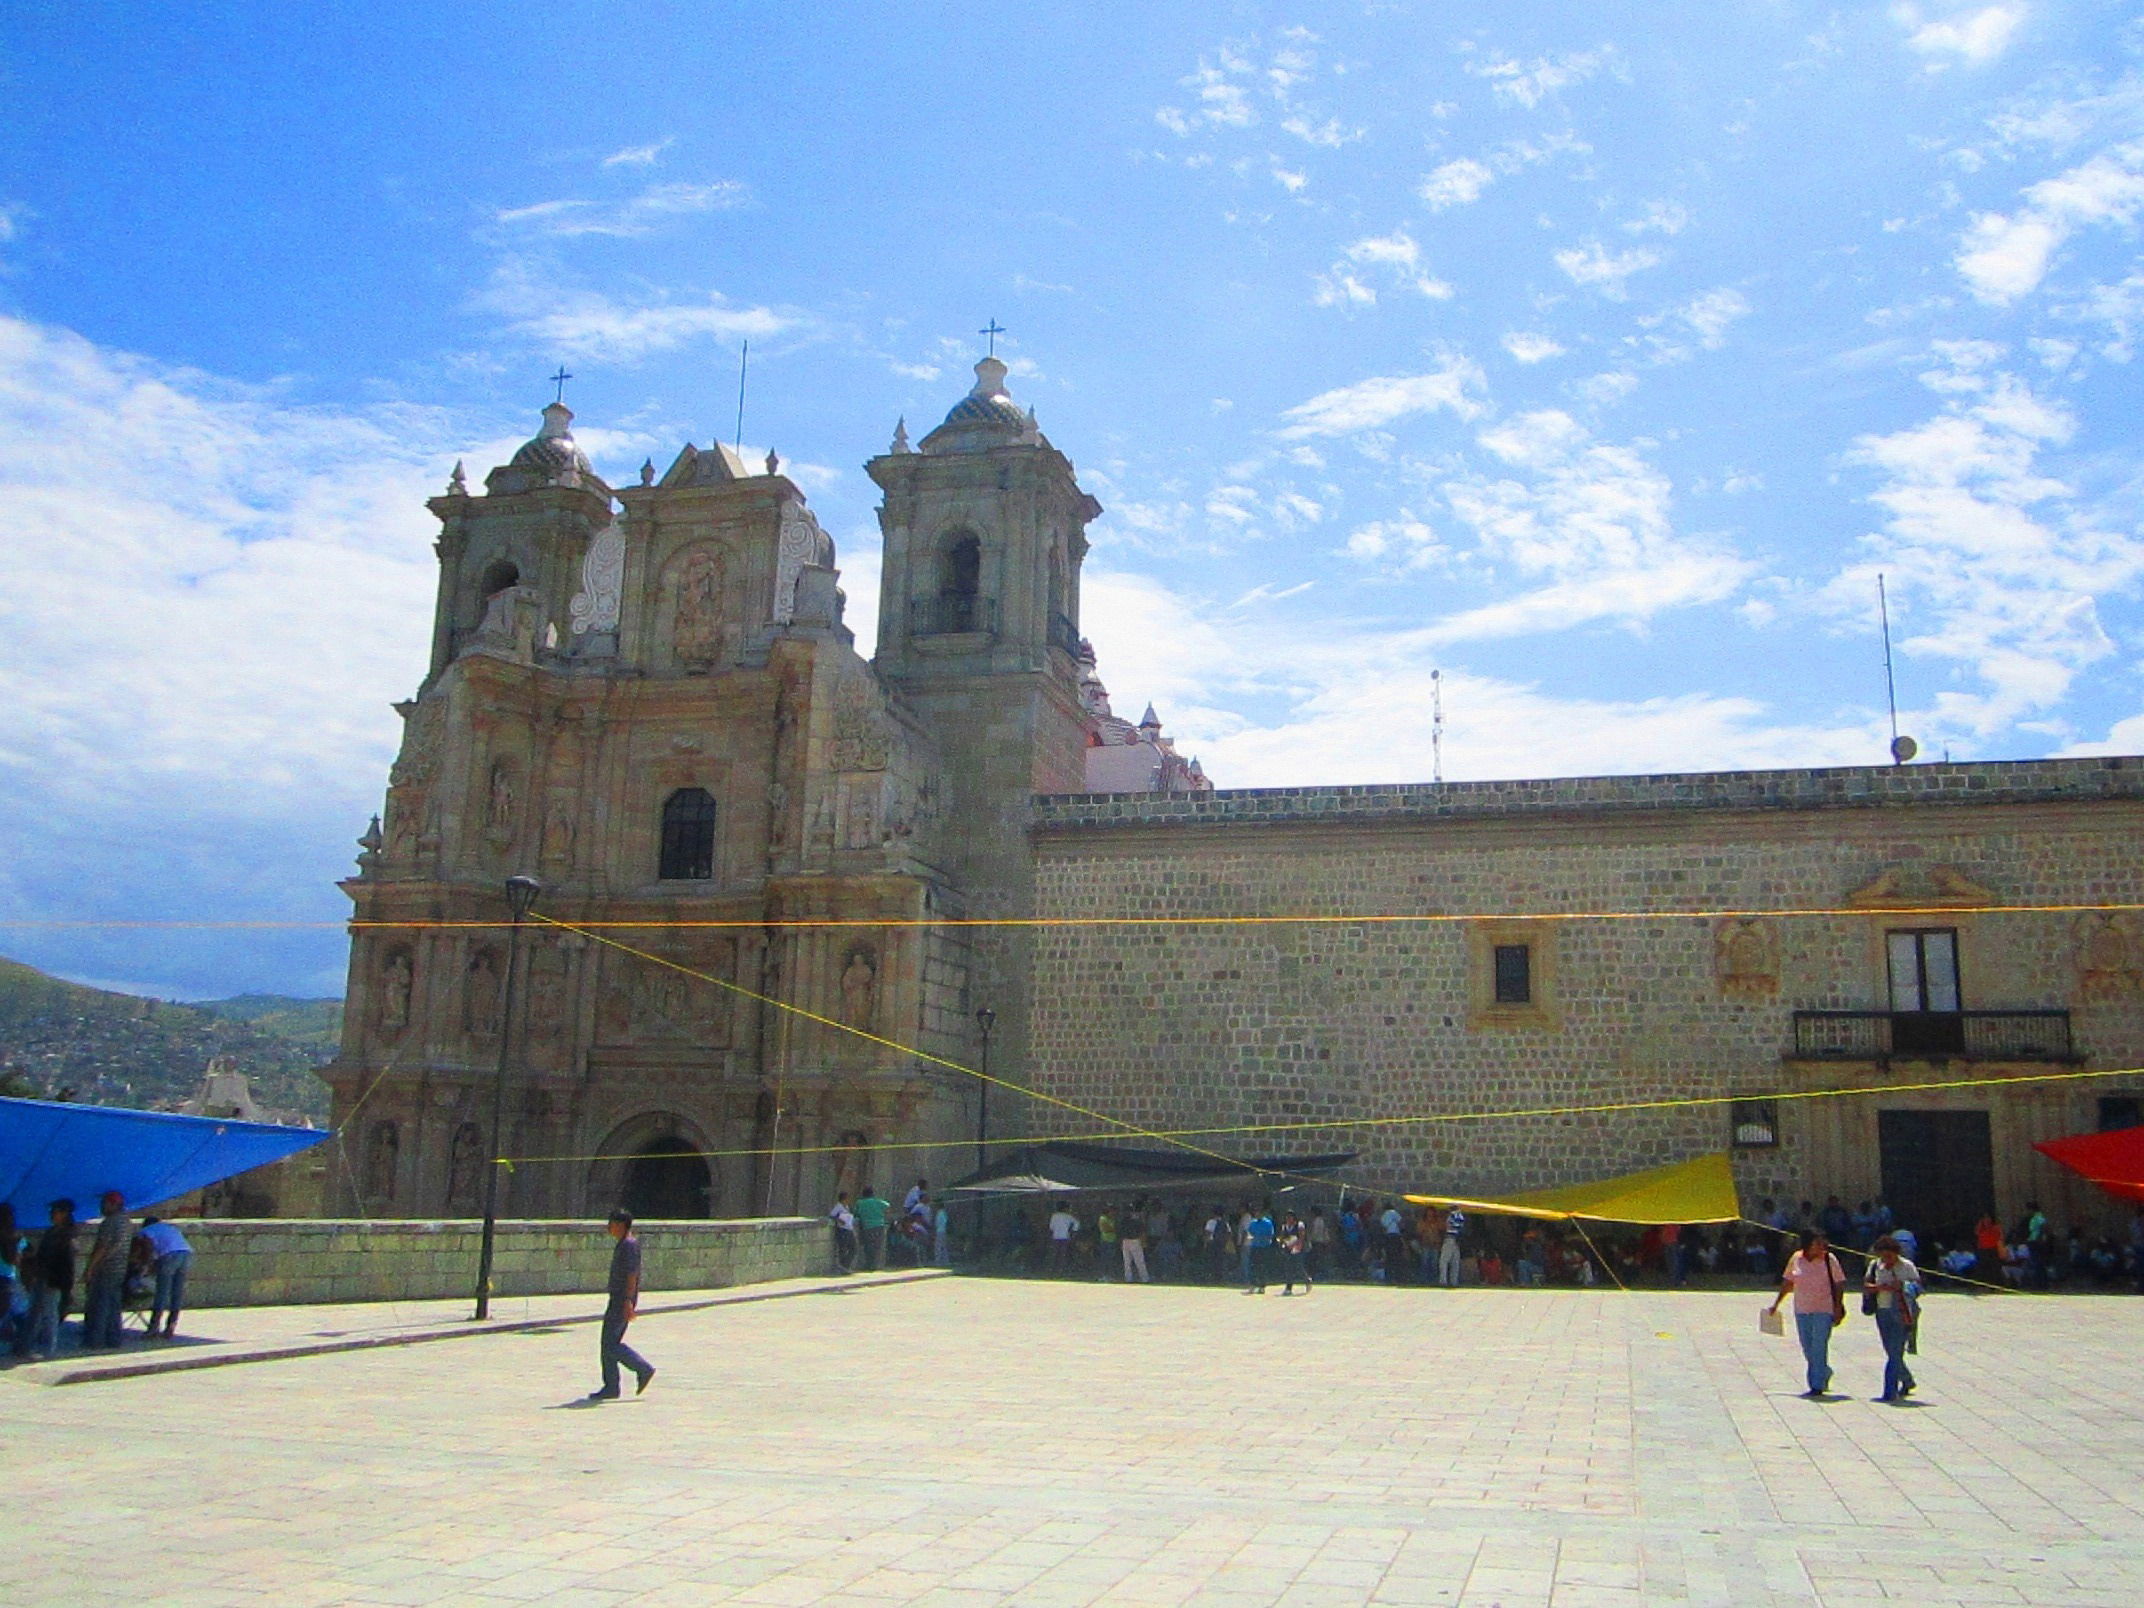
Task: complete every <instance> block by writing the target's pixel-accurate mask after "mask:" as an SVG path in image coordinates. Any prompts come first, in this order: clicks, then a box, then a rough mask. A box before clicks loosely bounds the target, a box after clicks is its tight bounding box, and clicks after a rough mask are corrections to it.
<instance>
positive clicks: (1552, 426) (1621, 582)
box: [1431, 408, 1753, 641]
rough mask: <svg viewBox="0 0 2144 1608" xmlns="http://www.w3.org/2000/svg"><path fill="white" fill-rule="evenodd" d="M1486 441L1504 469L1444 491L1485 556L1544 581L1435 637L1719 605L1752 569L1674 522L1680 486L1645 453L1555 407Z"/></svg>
mask: <svg viewBox="0 0 2144 1608" xmlns="http://www.w3.org/2000/svg"><path fill="white" fill-rule="evenodd" d="M1479 441H1480V445H1481V446H1482V448H1483V449H1484V450H1486V451H1487V452H1488V453H1489V455H1490V456H1491V457H1492V458H1494V459H1496V460H1497V461H1498V462H1499V463H1500V464H1501V465H1503V467H1504V469H1505V470H1506V471H1508V472H1507V473H1504V474H1502V475H1498V476H1494V477H1492V476H1490V475H1482V474H1475V475H1464V476H1458V477H1454V478H1453V479H1451V480H1448V481H1446V482H1445V483H1444V484H1443V485H1442V486H1441V487H1440V489H1441V491H1442V492H1443V494H1444V498H1445V501H1446V502H1447V503H1448V504H1449V505H1450V506H1451V509H1452V512H1453V513H1454V514H1456V515H1457V516H1458V517H1459V519H1460V520H1461V521H1462V522H1463V523H1464V524H1466V525H1468V526H1470V527H1471V528H1472V529H1473V530H1474V532H1475V534H1476V537H1477V539H1478V543H1479V551H1480V554H1481V555H1482V556H1483V557H1485V558H1487V559H1489V560H1491V561H1492V562H1494V563H1496V564H1499V565H1503V566H1508V567H1509V568H1510V569H1511V570H1512V571H1513V572H1515V573H1516V574H1518V575H1519V576H1521V577H1523V578H1525V579H1526V580H1528V581H1530V582H1539V583H1541V584H1538V585H1535V586H1534V587H1533V588H1532V589H1531V590H1528V591H1525V592H1522V593H1520V594H1518V595H1516V596H1513V597H1509V598H1505V599H1502V600H1500V601H1497V602H1494V603H1489V604H1485V605H1482V606H1481V607H1478V608H1474V609H1470V610H1468V611H1466V612H1464V613H1462V614H1459V615H1455V616H1452V617H1450V618H1448V619H1446V620H1443V621H1440V622H1438V624H1437V625H1436V626H1435V627H1433V628H1432V632H1431V634H1432V635H1433V636H1434V637H1435V638H1436V639H1437V640H1439V641H1458V640H1464V639H1468V638H1484V637H1500V636H1514V635H1520V634H1523V633H1527V632H1533V631H1546V630H1560V629H1564V628H1567V627H1569V626H1573V625H1579V624H1583V623H1585V622H1587V621H1591V620H1600V619H1618V620H1624V621H1631V622H1637V621H1643V620H1646V619H1648V618H1650V617H1651V616H1653V615H1655V614H1657V613H1660V612H1661V611H1663V610H1665V609H1670V608H1679V607H1687V606H1689V605H1692V604H1699V603H1713V602H1718V601H1720V600H1722V599H1724V598H1726V597H1728V596H1731V595H1732V594H1733V593H1734V591H1735V590H1736V589H1737V588H1738V587H1739V586H1740V585H1741V584H1742V582H1743V581H1744V580H1746V579H1748V577H1749V576H1750V575H1751V574H1752V573H1753V566H1752V565H1750V564H1749V563H1748V562H1746V561H1745V560H1743V559H1741V558H1739V557H1737V556H1736V555H1735V554H1734V553H1733V552H1731V551H1730V550H1728V549H1727V548H1726V547H1724V546H1723V545H1721V544H1719V543H1717V542H1713V541H1707V540H1702V539H1693V538H1690V537H1686V536H1684V535H1682V534H1681V533H1679V532H1678V531H1677V530H1676V529H1675V526H1674V522H1673V519H1672V517H1671V514H1670V506H1671V503H1672V491H1673V488H1672V487H1671V486H1670V484H1669V481H1668V478H1667V476H1666V475H1664V474H1663V473H1661V471H1660V470H1659V469H1657V468H1656V467H1654V466H1653V465H1652V464H1651V463H1649V462H1647V461H1646V459H1645V457H1644V456H1643V454H1642V453H1640V452H1639V451H1638V450H1637V449H1636V448H1633V447H1627V446H1614V445H1611V444H1609V443H1606V442H1601V441H1596V440H1595V439H1594V438H1593V436H1592V434H1591V432H1589V431H1588V430H1587V429H1586V428H1585V427H1584V426H1583V425H1581V424H1580V423H1579V422H1578V421H1577V420H1575V419H1573V418H1572V417H1571V416H1570V415H1569V414H1567V413H1564V412H1562V411H1561V410H1560V409H1554V408H1548V409H1542V410H1539V411H1536V412H1532V413H1523V414H1520V415H1518V416H1517V417H1516V418H1513V419H1511V420H1509V421H1507V422H1505V423H1502V424H1499V425H1496V426H1493V427H1492V428H1490V429H1487V430H1484V431H1483V432H1482V433H1481V436H1480V438H1479Z"/></svg>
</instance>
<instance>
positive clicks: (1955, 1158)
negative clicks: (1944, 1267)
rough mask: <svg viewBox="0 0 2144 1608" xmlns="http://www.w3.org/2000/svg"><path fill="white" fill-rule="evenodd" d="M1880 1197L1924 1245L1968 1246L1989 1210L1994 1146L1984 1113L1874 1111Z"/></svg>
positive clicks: (1992, 1193)
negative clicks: (1880, 1163) (1880, 1171)
mask: <svg viewBox="0 0 2144 1608" xmlns="http://www.w3.org/2000/svg"><path fill="white" fill-rule="evenodd" d="M1876 1123H1877V1128H1876V1139H1877V1146H1878V1149H1879V1151H1880V1153H1881V1155H1882V1160H1883V1198H1884V1200H1885V1201H1886V1202H1887V1203H1888V1204H1889V1206H1890V1208H1891V1214H1892V1216H1893V1217H1894V1218H1895V1219H1896V1220H1897V1221H1898V1223H1899V1224H1900V1225H1901V1226H1902V1227H1905V1228H1910V1229H1912V1230H1913V1232H1914V1234H1915V1235H1916V1236H1918V1238H1919V1240H1920V1242H1921V1244H1922V1245H1923V1246H1924V1247H1925V1246H1928V1245H1932V1244H1933V1243H1935V1241H1937V1240H1942V1241H1943V1242H1944V1243H1945V1244H1947V1245H1961V1244H1963V1245H1970V1244H1972V1242H1973V1225H1974V1224H1975V1223H1976V1222H1978V1221H1979V1220H1980V1215H1981V1213H1983V1212H1992V1211H1994V1210H1995V1147H1994V1145H1993V1143H1992V1142H1991V1140H1990V1137H1989V1132H1988V1114H1987V1113H1986V1112H1985V1111H1879V1112H1878V1113H1877V1114H1876Z"/></svg>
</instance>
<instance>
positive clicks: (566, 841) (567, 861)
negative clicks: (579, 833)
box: [542, 792, 574, 866]
mask: <svg viewBox="0 0 2144 1608" xmlns="http://www.w3.org/2000/svg"><path fill="white" fill-rule="evenodd" d="M573 816H574V805H573V795H572V794H571V793H564V792H560V793H553V794H552V795H551V797H550V800H549V802H548V803H546V804H545V805H544V811H543V850H542V852H543V858H544V860H545V861H546V862H547V863H548V864H551V865H556V866H570V865H571V864H572V863H573V834H574V820H573Z"/></svg>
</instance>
